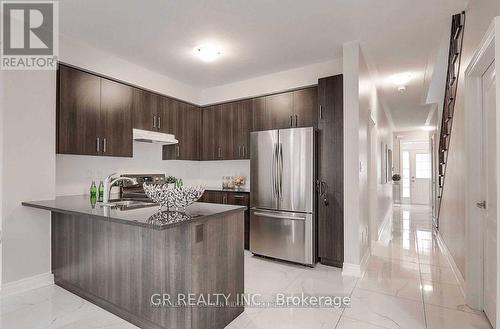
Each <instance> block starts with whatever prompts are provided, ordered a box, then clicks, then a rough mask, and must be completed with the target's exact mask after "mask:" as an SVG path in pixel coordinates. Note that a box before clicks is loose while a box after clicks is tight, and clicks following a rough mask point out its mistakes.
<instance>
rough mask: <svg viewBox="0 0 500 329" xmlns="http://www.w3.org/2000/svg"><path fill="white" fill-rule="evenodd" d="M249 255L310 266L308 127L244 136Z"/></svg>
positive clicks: (311, 147)
mask: <svg viewBox="0 0 500 329" xmlns="http://www.w3.org/2000/svg"><path fill="white" fill-rule="evenodd" d="M250 149H251V153H250V154H251V161H250V167H251V174H250V182H251V184H250V186H251V192H250V205H251V211H250V251H251V252H252V253H254V254H258V255H263V256H268V257H273V258H277V259H283V260H287V261H291V262H296V263H301V264H305V265H309V266H314V264H315V259H316V254H315V252H316V248H315V226H316V223H315V216H314V208H315V207H314V203H315V193H314V191H315V138H314V129H313V128H312V127H308V128H292V129H279V130H267V131H258V132H252V133H251V135H250Z"/></svg>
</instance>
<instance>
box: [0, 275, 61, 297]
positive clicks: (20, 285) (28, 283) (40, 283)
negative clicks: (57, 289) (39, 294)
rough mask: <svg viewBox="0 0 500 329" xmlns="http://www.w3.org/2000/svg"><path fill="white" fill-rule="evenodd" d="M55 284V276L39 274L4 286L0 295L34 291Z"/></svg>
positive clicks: (0, 288) (0, 290)
mask: <svg viewBox="0 0 500 329" xmlns="http://www.w3.org/2000/svg"><path fill="white" fill-rule="evenodd" d="M51 284H54V274H52V273H44V274H38V275H35V276H32V277H29V278H26V279H21V280H18V281H14V282H9V283H6V284H3V285H2V286H1V287H0V295H2V296H7V295H12V294H16V293H20V292H24V291H28V290H33V289H37V288H41V287H45V286H49V285H51Z"/></svg>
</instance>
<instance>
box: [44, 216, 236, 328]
mask: <svg viewBox="0 0 500 329" xmlns="http://www.w3.org/2000/svg"><path fill="white" fill-rule="evenodd" d="M51 223H52V224H51V232H52V272H53V273H54V281H55V284H56V285H58V286H60V287H62V288H64V289H66V290H68V291H70V292H72V293H74V294H76V295H78V296H80V297H82V298H84V299H86V300H88V301H90V302H92V303H93V304H96V305H98V306H100V307H102V308H104V309H106V310H107V311H109V312H111V313H114V314H116V315H117V316H119V317H121V318H123V319H125V320H127V321H128V322H131V323H133V324H134V325H136V326H138V327H140V328H144V329H166V328H179V329H181V328H182V329H218V328H224V327H225V326H227V325H228V324H229V323H230V322H231V321H232V320H233V319H235V318H236V317H237V316H238V315H239V314H240V313H242V312H243V310H244V308H243V307H240V306H235V307H232V306H231V307H197V306H193V307H169V306H168V305H165V306H154V305H153V303H155V300H156V301H158V299H159V298H161V296H162V294H169V295H170V296H171V298H172V299H171V302H175V301H176V299H177V296H179V294H183V295H185V296H187V294H194V295H195V296H199V295H203V296H204V297H205V298H208V296H209V295H212V296H213V294H216V293H217V294H225V295H226V296H230V297H229V303H236V298H237V295H240V294H243V288H244V287H243V284H244V254H243V244H242V241H241V235H242V234H243V213H242V212H241V211H235V212H229V213H224V214H220V215H216V216H214V217H211V218H206V219H200V220H194V221H192V222H190V223H181V224H180V225H177V226H173V227H168V228H165V229H155V228H152V227H148V226H136V225H129V224H124V223H120V222H115V221H112V220H106V219H104V218H101V217H97V216H92V215H76V214H75V215H70V214H63V213H58V212H53V213H52V221H51ZM154 296H156V297H154ZM186 301H187V299H186Z"/></svg>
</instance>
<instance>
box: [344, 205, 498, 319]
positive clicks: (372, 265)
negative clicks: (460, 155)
mask: <svg viewBox="0 0 500 329" xmlns="http://www.w3.org/2000/svg"><path fill="white" fill-rule="evenodd" d="M352 303H353V306H352V308H351V309H346V310H345V311H344V314H343V317H342V318H343V319H344V321H345V319H349V318H355V319H357V320H361V321H366V323H367V324H368V323H369V324H372V325H374V326H373V327H370V326H368V325H366V326H362V325H360V326H358V327H348V326H345V327H342V326H341V328H405V329H406V328H429V329H438V328H439V329H447V328H450V329H451V328H453V329H458V328H491V327H490V325H489V323H488V321H487V319H486V317H485V316H484V315H483V314H482V312H477V311H474V310H472V309H470V308H469V307H467V306H466V305H465V301H464V297H463V294H462V292H461V290H460V286H459V284H458V281H457V279H456V277H455V275H454V273H453V271H452V269H451V265H450V264H449V262H448V259H447V257H446V256H445V254H444V253H443V251H442V250H441V249H440V247H439V244H438V241H437V238H436V236H435V235H433V234H432V224H431V216H430V209H429V208H428V207H427V206H400V207H394V208H393V217H392V223H391V224H390V225H387V227H386V228H385V230H384V232H383V234H382V237H381V239H380V241H377V242H374V243H373V251H372V256H371V258H370V260H369V262H368V266H367V269H366V272H365V274H364V276H363V278H362V279H360V280H359V281H358V283H357V285H356V288H355V289H354V292H353V302H352ZM341 321H342V320H341Z"/></svg>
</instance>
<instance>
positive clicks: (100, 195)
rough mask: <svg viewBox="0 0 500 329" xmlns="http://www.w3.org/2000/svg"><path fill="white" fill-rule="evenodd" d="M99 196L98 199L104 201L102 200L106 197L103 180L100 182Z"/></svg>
mask: <svg viewBox="0 0 500 329" xmlns="http://www.w3.org/2000/svg"><path fill="white" fill-rule="evenodd" d="M98 192H99V196H98V200H99V202H102V200H103V199H104V183H103V182H102V181H101V182H100V183H99V191H98Z"/></svg>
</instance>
